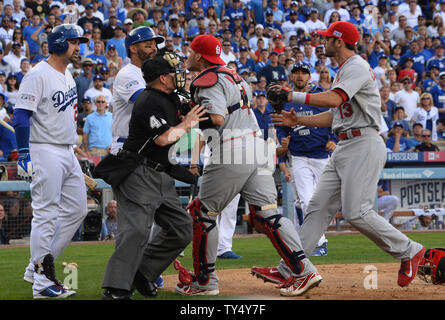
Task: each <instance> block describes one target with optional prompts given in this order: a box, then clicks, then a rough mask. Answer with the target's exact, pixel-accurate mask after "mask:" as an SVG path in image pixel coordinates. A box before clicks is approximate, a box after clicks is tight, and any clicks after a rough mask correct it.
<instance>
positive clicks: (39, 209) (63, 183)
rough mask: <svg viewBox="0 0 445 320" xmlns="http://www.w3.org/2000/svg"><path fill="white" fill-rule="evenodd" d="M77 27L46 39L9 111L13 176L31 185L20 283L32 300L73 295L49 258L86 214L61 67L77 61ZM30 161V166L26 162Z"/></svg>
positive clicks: (66, 76) (70, 95)
mask: <svg viewBox="0 0 445 320" xmlns="http://www.w3.org/2000/svg"><path fill="white" fill-rule="evenodd" d="M86 42H88V39H87V38H85V37H83V36H82V31H81V29H80V28H79V27H78V26H76V25H72V24H62V25H59V26H57V27H55V28H54V29H52V31H51V32H50V33H49V35H48V45H49V50H50V53H51V54H50V57H49V58H48V60H46V61H41V62H40V63H38V64H37V65H36V66H35V67H34V68H33V69H32V70H31V71H30V72H29V73H27V74H26V75H25V77H24V78H23V81H22V84H21V85H20V90H19V93H18V100H17V104H16V107H15V110H14V124H13V126H14V128H15V131H16V140H17V146H18V148H19V161H18V167H17V176H18V177H19V178H21V179H25V180H28V181H31V197H32V208H33V219H32V224H31V240H30V242H31V245H30V249H31V259H30V265H29V266H28V268H27V269H26V272H25V278H24V279H25V280H26V281H28V282H33V286H32V289H33V296H34V298H66V297H70V296H73V295H75V292H74V291H71V290H68V289H66V288H64V287H63V286H62V284H61V283H60V282H59V281H58V280H57V279H56V277H55V267H54V259H56V258H57V257H58V256H59V255H60V254H61V253H62V252H63V251H64V249H65V248H66V246H67V245H68V244H69V243H70V241H71V238H72V237H73V235H74V233H75V232H76V230H77V229H78V228H79V226H80V224H81V223H82V221H83V219H84V217H85V216H86V214H87V197H86V195H87V194H86V189H85V182H84V179H83V176H82V170H81V168H80V165H79V162H78V160H77V158H76V156H75V155H74V151H73V145H75V144H76V142H77V133H76V121H77V119H76V118H77V90H76V84H75V82H74V79H73V77H72V76H71V73H70V72H69V70H67V65H68V64H69V63H71V62H74V61H75V60H76V59H78V55H79V43H86ZM31 159H32V162H31Z"/></svg>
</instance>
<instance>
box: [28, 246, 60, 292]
mask: <svg viewBox="0 0 445 320" xmlns="http://www.w3.org/2000/svg"><path fill="white" fill-rule="evenodd" d="M34 268H35V272H36V273H38V274H43V275H45V277H47V278H48V279H49V280H51V281H53V282H54V283H55V284H56V285H60V286H61V283H60V281H59V280H57V279H56V267H55V266H54V257H53V256H52V254H50V253H48V254H47V255H46V256H45V257H44V258H43V261H42V263H39V264H36V265H35V266H34Z"/></svg>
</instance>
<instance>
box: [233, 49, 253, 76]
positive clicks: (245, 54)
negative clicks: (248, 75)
mask: <svg viewBox="0 0 445 320" xmlns="http://www.w3.org/2000/svg"><path fill="white" fill-rule="evenodd" d="M236 68H237V71H238V72H239V71H240V70H241V69H247V70H248V71H255V62H254V61H253V60H252V59H251V58H250V57H249V49H248V48H247V47H244V46H242V47H240V48H239V59H237V60H236Z"/></svg>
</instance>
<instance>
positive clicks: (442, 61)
mask: <svg viewBox="0 0 445 320" xmlns="http://www.w3.org/2000/svg"><path fill="white" fill-rule="evenodd" d="M444 53H445V50H444V47H443V44H442V43H438V44H436V45H435V46H434V55H433V56H432V57H431V58H430V59H428V60H427V61H426V69H427V70H429V69H430V68H431V67H432V66H437V67H438V68H439V70H440V71H441V72H442V71H444V70H445V56H444Z"/></svg>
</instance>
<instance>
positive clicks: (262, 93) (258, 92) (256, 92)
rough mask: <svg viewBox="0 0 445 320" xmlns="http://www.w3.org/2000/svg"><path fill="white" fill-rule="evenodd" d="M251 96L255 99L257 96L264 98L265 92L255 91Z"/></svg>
mask: <svg viewBox="0 0 445 320" xmlns="http://www.w3.org/2000/svg"><path fill="white" fill-rule="evenodd" d="M253 95H254V96H255V97H259V96H264V97H266V91H264V90H255V91H254V92H253Z"/></svg>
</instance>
